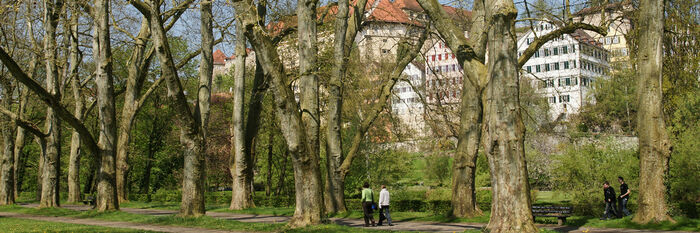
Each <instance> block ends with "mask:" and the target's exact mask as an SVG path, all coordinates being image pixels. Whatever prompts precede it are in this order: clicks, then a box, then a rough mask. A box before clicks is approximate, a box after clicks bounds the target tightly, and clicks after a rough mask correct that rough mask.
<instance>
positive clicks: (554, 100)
mask: <svg viewBox="0 0 700 233" xmlns="http://www.w3.org/2000/svg"><path fill="white" fill-rule="evenodd" d="M549 102H550V103H553V104H556V103H557V97H556V96H552V97H549Z"/></svg>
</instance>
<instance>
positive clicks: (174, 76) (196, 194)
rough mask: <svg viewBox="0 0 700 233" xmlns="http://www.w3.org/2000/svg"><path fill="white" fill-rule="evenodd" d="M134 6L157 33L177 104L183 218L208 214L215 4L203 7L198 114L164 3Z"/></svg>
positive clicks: (157, 47)
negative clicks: (174, 49) (164, 15)
mask: <svg viewBox="0 0 700 233" xmlns="http://www.w3.org/2000/svg"><path fill="white" fill-rule="evenodd" d="M131 4H132V5H133V6H134V7H136V9H138V10H139V11H140V12H141V14H143V15H144V17H146V18H148V19H149V22H150V26H151V32H152V34H153V35H152V40H153V46H154V47H155V51H156V55H157V56H158V60H159V61H160V64H161V72H162V76H163V77H164V78H165V83H166V85H167V87H168V99H170V101H171V102H172V103H173V105H174V109H175V113H176V114H175V115H176V117H177V119H178V120H179V121H180V131H181V137H180V141H181V143H182V145H183V147H184V148H183V149H184V151H183V153H184V160H185V164H184V171H183V172H184V177H183V182H182V202H181V203H180V215H182V216H200V215H204V213H205V211H206V209H205V208H204V191H205V189H204V188H205V187H204V185H205V184H204V178H205V175H206V174H205V172H206V171H205V168H206V166H205V153H206V135H207V134H206V126H207V124H208V120H209V101H210V98H211V92H210V91H211V82H212V72H213V67H212V66H213V58H212V48H213V44H214V39H213V32H212V13H211V2H206V1H205V2H202V3H201V7H200V20H201V22H200V23H201V28H200V29H201V38H202V47H201V53H202V59H201V63H200V70H199V73H200V77H199V85H198V89H197V100H196V102H195V107H194V112H192V110H191V109H190V107H189V103H188V102H187V99H186V97H185V94H184V92H183V88H182V84H181V83H180V80H179V77H178V72H177V66H176V65H175V62H174V59H173V55H172V53H171V51H170V45H169V44H168V40H167V35H166V30H165V27H164V23H163V19H162V18H161V12H160V5H161V4H160V1H148V3H145V2H142V1H139V0H132V1H131Z"/></svg>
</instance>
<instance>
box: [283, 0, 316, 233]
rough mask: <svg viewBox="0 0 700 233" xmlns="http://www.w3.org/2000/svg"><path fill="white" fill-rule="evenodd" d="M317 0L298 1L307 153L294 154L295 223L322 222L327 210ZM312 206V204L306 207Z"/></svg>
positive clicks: (303, 114)
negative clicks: (322, 165)
mask: <svg viewBox="0 0 700 233" xmlns="http://www.w3.org/2000/svg"><path fill="white" fill-rule="evenodd" d="M317 5H318V1H317V0H300V1H298V4H297V17H298V18H297V20H298V21H297V24H298V32H297V36H298V38H297V39H298V46H299V76H300V77H299V82H298V84H297V85H298V86H299V90H300V93H299V108H300V110H301V124H302V125H301V126H302V128H301V130H302V131H304V132H302V133H303V134H304V136H305V140H304V143H303V144H302V145H300V146H305V147H306V151H305V155H301V156H299V157H298V158H296V159H295V158H294V157H292V158H293V161H295V162H294V163H293V166H294V171H295V172H294V178H295V179H294V187H295V189H296V190H297V196H296V203H297V207H296V209H295V211H294V217H292V219H291V220H290V222H289V225H290V226H292V227H303V226H306V225H309V224H319V223H320V222H321V220H322V218H323V214H324V210H323V207H324V203H323V194H322V188H323V187H322V183H321V173H320V167H319V160H320V158H319V123H320V116H319V106H318V88H319V85H318V76H316V72H317V67H316V62H317V54H318V44H317V38H316V37H317V36H316V7H317ZM304 207H308V208H304Z"/></svg>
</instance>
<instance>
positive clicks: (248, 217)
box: [0, 204, 690, 233]
mask: <svg viewBox="0 0 700 233" xmlns="http://www.w3.org/2000/svg"><path fill="white" fill-rule="evenodd" d="M20 205H22V206H25V207H37V206H38V205H37V204H20ZM62 207H63V208H66V209H71V210H78V211H87V210H90V207H89V206H86V205H63V206H62ZM120 210H121V211H123V212H127V213H133V214H143V215H151V216H159V215H172V214H177V211H176V210H161V209H138V208H120ZM5 214H13V213H4V212H0V217H2V216H4V215H5ZM27 216H31V217H33V218H41V219H36V220H42V221H52V220H49V219H55V220H57V221H58V220H61V221H63V220H67V219H70V221H78V220H80V222H68V223H78V224H85V225H96V226H107V227H120V228H131V229H140V230H150V231H161V232H198V233H209V232H227V231H221V230H210V229H201V228H187V227H177V226H164V225H143V224H138V223H130V222H111V221H110V222H107V221H99V220H93V219H75V218H65V217H58V218H56V217H44V216H33V215H25V216H23V217H20V218H25V217H27ZM207 216H210V217H213V218H219V219H226V220H235V221H240V222H251V223H281V222H286V221H287V220H289V218H290V217H287V216H271V215H255V214H237V213H225V212H213V211H208V212H207ZM8 217H11V216H8ZM330 220H331V221H333V222H335V223H336V224H338V225H345V226H350V227H362V226H363V225H364V221H363V220H361V219H350V218H331V219H330ZM89 223H92V224H89ZM99 224H106V225H99ZM484 225H485V224H482V223H437V222H419V221H399V222H394V226H380V227H372V228H371V229H376V230H394V231H418V232H463V231H465V230H471V229H481V228H482V227H484ZM130 226H131V227H130ZM141 226H148V227H149V228H148V229H147V228H132V227H141ZM151 227H152V229H151ZM538 227H540V228H547V229H550V230H555V231H559V232H571V233H579V232H581V233H594V232H595V233H650V232H660V233H690V232H683V231H654V230H635V229H618V228H589V227H575V226H557V225H544V224H539V225H538ZM183 230H184V231H183Z"/></svg>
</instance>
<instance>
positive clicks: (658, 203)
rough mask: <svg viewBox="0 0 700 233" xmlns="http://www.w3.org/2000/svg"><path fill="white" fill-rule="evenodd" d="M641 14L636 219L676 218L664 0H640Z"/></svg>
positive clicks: (638, 56) (660, 219)
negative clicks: (671, 194) (670, 182)
mask: <svg viewBox="0 0 700 233" xmlns="http://www.w3.org/2000/svg"><path fill="white" fill-rule="evenodd" d="M638 17H639V23H638V25H639V26H640V28H639V33H640V35H639V39H638V40H639V41H638V45H639V52H638V54H637V58H638V62H637V64H638V65H637V77H638V81H637V83H638V85H639V87H638V88H637V99H638V101H639V104H638V106H639V110H638V113H637V116H638V119H637V132H638V135H639V201H638V204H639V208H638V209H637V214H636V215H635V216H634V219H633V220H634V221H635V222H638V223H649V222H660V221H665V220H672V219H671V218H670V217H669V215H668V213H667V212H668V207H667V206H666V196H665V193H666V186H665V185H664V177H665V176H666V173H667V172H668V166H669V163H668V161H669V159H670V156H671V142H670V140H669V138H668V135H667V132H666V125H665V124H664V114H663V106H662V104H663V102H662V101H663V98H662V97H663V93H662V88H661V83H662V80H663V75H662V72H661V71H662V67H663V51H662V41H663V35H664V1H663V0H642V1H640V6H639V16H638Z"/></svg>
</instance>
